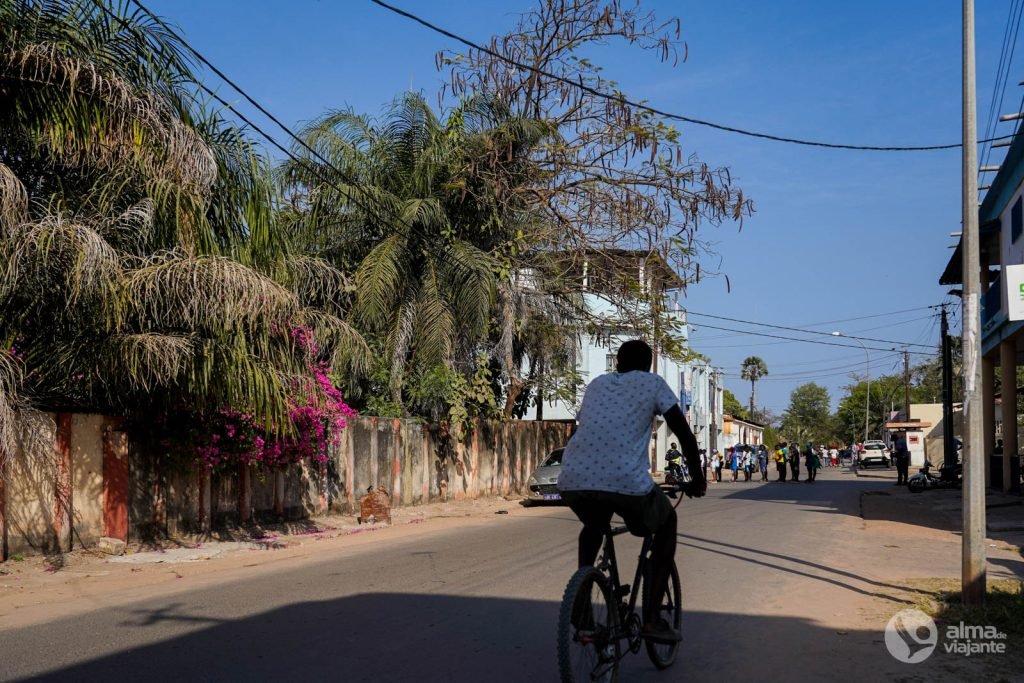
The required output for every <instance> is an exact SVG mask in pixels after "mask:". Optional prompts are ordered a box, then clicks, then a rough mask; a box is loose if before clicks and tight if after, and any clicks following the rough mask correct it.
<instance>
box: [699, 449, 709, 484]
mask: <svg viewBox="0 0 1024 683" xmlns="http://www.w3.org/2000/svg"><path fill="white" fill-rule="evenodd" d="M700 469H701V471H702V472H704V481H707V480H708V451H707V449H706V448H702V449H700Z"/></svg>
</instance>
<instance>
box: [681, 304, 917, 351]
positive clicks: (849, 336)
mask: <svg viewBox="0 0 1024 683" xmlns="http://www.w3.org/2000/svg"><path fill="white" fill-rule="evenodd" d="M686 313H687V315H688V316H689V315H695V316H697V317H699V318H713V319H715V320H726V321H728V322H733V323H742V324H745V325H758V326H760V327H770V328H772V329H776V330H786V331H788V332H800V333H803V334H817V335H822V336H825V337H832V336H841V337H846V338H847V339H859V340H860V341H870V342H876V343H879V344H896V345H897V346H923V347H925V348H932V345H930V344H913V343H910V342H901V341H893V340H892V339H877V338H875V337H857V336H854V335H852V334H843V335H833V334H832V333H831V332H819V331H817V330H804V329H800V328H798V327H788V326H785V325H773V324H771V323H759V322H755V321H753V320H740V319H739V318H727V317H725V316H721V315H711V314H710V313H697V312H696V311H687V312H686ZM704 327H710V325H704ZM755 334H756V333H755ZM765 336H768V335H765Z"/></svg>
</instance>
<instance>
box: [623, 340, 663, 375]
mask: <svg viewBox="0 0 1024 683" xmlns="http://www.w3.org/2000/svg"><path fill="white" fill-rule="evenodd" d="M653 360H654V354H653V353H652V352H651V347H650V346H648V345H647V342H645V341H642V340H640V339H633V340H630V341H628V342H626V343H625V344H623V345H622V346H620V347H619V352H618V354H616V364H615V370H616V371H617V372H631V371H633V370H643V371H644V372H650V371H651V362H652V361H653Z"/></svg>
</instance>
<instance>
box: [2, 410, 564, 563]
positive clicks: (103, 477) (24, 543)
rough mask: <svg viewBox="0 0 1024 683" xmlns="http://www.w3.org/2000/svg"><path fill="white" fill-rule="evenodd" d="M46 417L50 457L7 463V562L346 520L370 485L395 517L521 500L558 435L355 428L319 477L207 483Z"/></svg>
mask: <svg viewBox="0 0 1024 683" xmlns="http://www.w3.org/2000/svg"><path fill="white" fill-rule="evenodd" d="M51 418H52V421H51V422H49V424H48V426H40V427H39V429H43V430H47V431H46V433H41V434H40V435H39V436H40V438H39V439H38V441H41V442H42V443H49V444H53V446H52V448H49V449H44V450H45V451H46V452H44V453H42V454H39V453H36V454H34V455H32V456H30V455H28V454H26V453H22V452H20V451H19V452H17V453H15V454H14V455H13V457H11V458H10V460H9V465H8V471H7V473H6V475H7V476H6V478H5V480H4V482H3V488H2V489H0V491H2V493H0V495H2V500H3V503H2V505H3V507H2V508H0V509H2V511H3V512H2V513H0V549H2V540H3V538H2V537H3V534H6V537H7V549H8V552H9V553H17V552H32V551H35V552H53V551H57V550H67V549H69V548H72V547H78V546H79V545H80V544H81V543H82V542H84V543H86V545H89V544H91V543H93V542H95V540H96V539H98V538H99V537H100V536H101V535H109V536H113V537H115V538H124V539H126V540H128V541H131V542H145V541H148V540H152V539H154V538H157V537H160V536H164V535H167V534H171V535H176V534H182V533H188V532H202V531H210V530H211V529H213V528H216V527H223V526H225V525H234V524H238V523H245V522H246V521H253V522H257V523H259V522H262V521H271V520H277V519H281V518H284V519H288V520H295V519H301V518H304V517H308V516H309V515H311V514H317V513H322V512H324V511H325V510H331V511H335V512H341V513H354V512H355V511H356V510H357V509H358V504H359V498H360V497H361V496H363V495H365V493H366V490H367V489H368V488H376V487H378V486H379V487H383V488H384V489H385V490H387V491H388V493H390V494H391V495H392V504H393V505H395V506H400V505H419V504H423V503H428V502H436V501H444V500H451V499H472V498H479V497H484V496H492V495H515V494H522V493H524V492H525V489H524V487H525V484H526V479H527V477H529V475H530V473H531V472H532V470H533V468H534V467H536V466H537V464H539V463H540V462H541V460H543V459H544V457H546V455H547V454H548V453H549V452H550V451H551V450H552V449H554V448H558V447H560V446H562V445H564V443H565V441H566V439H567V438H568V433H569V429H568V427H567V425H565V424H563V423H555V422H529V421H519V422H512V423H497V422H494V423H492V422H476V423H474V424H472V425H470V429H468V430H467V433H466V434H464V436H463V438H462V439H459V440H457V439H455V438H454V436H452V435H451V434H450V433H449V431H448V429H447V427H446V426H443V425H441V426H438V425H424V424H423V423H421V422H419V421H416V420H394V419H379V418H376V417H359V418H355V419H353V420H350V421H349V427H348V429H347V430H346V434H345V435H344V436H343V438H342V440H341V443H340V444H339V445H338V446H337V447H336V448H334V449H333V450H332V452H331V454H330V456H331V457H330V459H329V461H328V462H327V463H325V464H324V465H323V466H321V465H318V464H305V463H304V464H302V465H292V466H289V467H286V468H282V469H281V470H280V471H278V472H276V473H275V472H272V471H263V470H261V469H258V468H232V469H231V470H230V471H225V472H211V473H208V474H206V473H202V472H197V471H195V469H194V468H192V467H191V466H190V465H188V464H187V463H185V464H178V465H174V464H173V463H171V462H170V461H169V460H168V459H167V456H166V454H165V453H162V452H160V453H157V452H149V453H147V452H145V448H146V446H145V445H144V442H143V441H142V440H139V439H132V438H131V435H130V434H127V433H126V432H124V431H121V421H120V420H119V419H117V418H110V417H106V418H105V417H104V416H101V415H87V414H74V415H72V414H70V413H62V414H58V415H53V416H51Z"/></svg>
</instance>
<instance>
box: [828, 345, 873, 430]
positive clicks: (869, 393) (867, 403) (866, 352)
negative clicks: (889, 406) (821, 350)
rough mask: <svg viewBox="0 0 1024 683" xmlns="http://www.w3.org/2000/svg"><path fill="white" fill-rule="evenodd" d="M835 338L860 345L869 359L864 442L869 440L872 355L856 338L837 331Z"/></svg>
mask: <svg viewBox="0 0 1024 683" xmlns="http://www.w3.org/2000/svg"><path fill="white" fill-rule="evenodd" d="M832 336H833V337H846V338H847V339H852V340H853V341H855V342H857V343H858V344H860V347H861V348H862V349H864V355H866V356H867V358H868V364H867V371H868V394H867V397H866V398H865V399H864V440H865V441H867V440H868V414H869V413H870V410H871V354H870V353H869V352H868V347H866V346H864V342H862V341H861V340H860V339H857V338H856V337H847V336H846V335H845V334H843V333H842V332H839V331H836V332H833V333H832Z"/></svg>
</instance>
